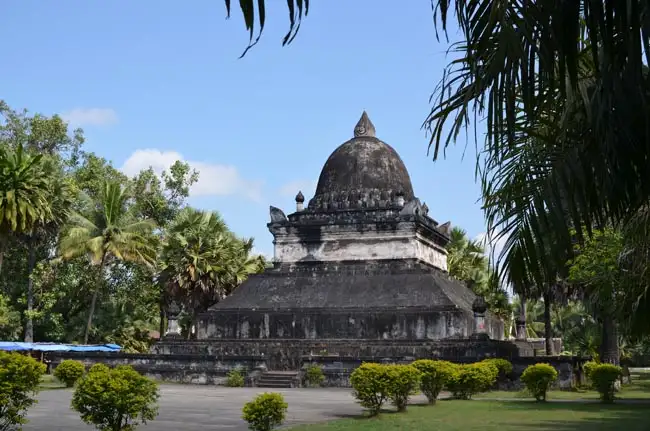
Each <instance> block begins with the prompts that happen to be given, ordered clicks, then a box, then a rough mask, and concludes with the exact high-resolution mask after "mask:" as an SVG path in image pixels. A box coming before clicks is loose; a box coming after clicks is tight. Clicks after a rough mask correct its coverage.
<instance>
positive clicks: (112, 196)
mask: <svg viewBox="0 0 650 431" xmlns="http://www.w3.org/2000/svg"><path fill="white" fill-rule="evenodd" d="M129 198H130V196H129V194H128V191H127V190H126V189H124V188H123V187H122V186H121V184H119V183H115V182H106V183H105V184H104V187H103V189H102V195H101V199H100V201H99V202H97V203H96V205H95V207H94V209H93V211H92V212H91V214H89V216H88V217H85V216H83V215H81V214H74V215H72V217H71V219H70V225H69V227H68V228H67V231H66V232H65V235H64V237H63V238H62V239H61V242H60V244H59V255H60V259H63V260H68V259H74V258H75V257H79V256H87V257H88V258H89V259H90V261H91V262H92V263H93V264H94V265H96V266H97V279H96V284H95V288H94V290H93V295H92V300H91V303H90V309H89V311H88V320H87V324H86V330H85V332H84V343H87V342H88V337H89V334H90V330H91V328H92V321H93V315H94V313H95V306H96V303H97V296H98V294H99V291H100V289H101V286H102V284H103V283H102V278H103V276H104V270H105V268H106V266H107V265H108V264H109V263H110V262H111V261H112V260H118V261H128V262H134V263H141V264H145V265H147V266H151V267H153V265H154V263H155V259H156V240H155V237H154V236H153V235H152V231H153V229H154V227H155V223H154V222H152V221H150V220H140V221H135V220H133V219H132V218H131V216H130V214H129V213H128V211H127V205H126V204H127V201H128V199H129Z"/></svg>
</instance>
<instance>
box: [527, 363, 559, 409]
mask: <svg viewBox="0 0 650 431" xmlns="http://www.w3.org/2000/svg"><path fill="white" fill-rule="evenodd" d="M555 379H557V370H556V369H555V368H554V367H553V366H551V365H549V364H535V365H530V366H529V367H528V368H526V369H525V370H524V372H523V373H522V374H521V381H522V382H523V383H524V384H525V385H526V388H527V389H528V391H530V393H531V394H533V396H534V397H535V399H536V400H537V401H546V393H547V392H548V390H549V389H550V388H551V385H552V384H553V382H554V381H555Z"/></svg>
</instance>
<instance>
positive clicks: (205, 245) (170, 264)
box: [158, 208, 264, 336]
mask: <svg viewBox="0 0 650 431" xmlns="http://www.w3.org/2000/svg"><path fill="white" fill-rule="evenodd" d="M252 247H253V242H252V240H241V239H239V238H237V237H235V236H234V235H233V234H232V233H231V232H230V231H229V230H228V228H227V226H226V224H225V223H224V221H223V220H222V219H221V217H220V216H219V214H217V213H216V212H211V211H201V210H197V209H194V208H185V209H183V210H182V211H181V212H180V214H179V215H178V217H177V218H176V220H174V222H172V224H171V226H170V227H169V228H168V230H167V232H166V234H165V244H164V246H163V250H162V255H161V272H160V274H159V277H158V282H159V283H160V285H161V288H162V290H163V293H164V296H165V302H167V303H169V302H171V301H177V302H180V303H181V304H182V305H183V307H184V310H185V311H186V312H187V313H189V315H190V320H191V324H192V325H194V324H195V323H196V317H197V315H198V314H199V313H200V312H202V311H205V310H207V308H208V307H210V306H211V305H213V304H215V303H217V302H218V301H220V300H221V299H223V298H224V297H225V296H227V295H229V294H230V293H231V292H232V291H233V290H234V289H235V288H236V287H237V286H238V285H239V284H240V283H241V282H242V281H244V280H245V279H246V277H248V275H250V274H252V273H255V272H259V271H261V270H263V269H264V262H263V259H260V258H259V257H251V255H250V252H251V249H252ZM188 336H191V332H188Z"/></svg>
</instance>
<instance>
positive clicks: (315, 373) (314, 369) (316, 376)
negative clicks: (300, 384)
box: [305, 364, 325, 386]
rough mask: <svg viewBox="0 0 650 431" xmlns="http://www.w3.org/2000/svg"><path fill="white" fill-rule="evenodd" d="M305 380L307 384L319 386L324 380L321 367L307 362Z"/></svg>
mask: <svg viewBox="0 0 650 431" xmlns="http://www.w3.org/2000/svg"><path fill="white" fill-rule="evenodd" d="M305 381H306V382H307V384H308V385H309V386H320V385H322V384H323V381H325V376H324V375H323V369H322V368H321V367H320V366H318V365H316V364H309V365H308V366H307V369H306V371H305Z"/></svg>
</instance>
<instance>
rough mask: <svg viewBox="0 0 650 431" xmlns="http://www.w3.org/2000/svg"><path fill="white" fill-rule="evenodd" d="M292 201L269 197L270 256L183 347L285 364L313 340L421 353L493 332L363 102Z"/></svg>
mask: <svg viewBox="0 0 650 431" xmlns="http://www.w3.org/2000/svg"><path fill="white" fill-rule="evenodd" d="M295 200H296V210H295V211H294V212H293V213H291V214H289V215H285V213H284V212H283V211H282V210H281V209H279V208H276V207H271V208H270V219H271V220H270V223H268V228H269V230H270V232H271V233H272V234H273V238H274V240H273V243H274V265H273V267H272V268H269V269H267V270H266V271H264V272H263V273H261V274H258V275H253V276H251V277H249V278H248V279H247V280H246V281H245V282H244V283H243V284H242V285H241V286H239V287H238V288H237V289H236V290H235V291H234V292H233V294H232V295H230V296H229V297H227V298H225V299H223V300H222V301H221V302H219V303H218V304H216V305H214V306H213V307H212V308H210V309H209V311H208V312H206V313H204V314H203V315H201V316H200V317H199V323H198V325H197V334H196V335H197V342H196V343H195V344H194V346H195V347H194V350H193V352H195V353H196V352H197V351H196V349H197V347H196V346H201V347H200V349H201V350H200V351H201V352H204V353H209V354H217V355H266V356H267V357H269V358H275V359H272V360H271V367H277V368H290V367H295V366H299V363H300V358H301V357H302V356H303V355H310V354H312V355H313V354H315V353H318V352H322V351H328V352H332V351H336V352H337V354H340V355H347V356H355V355H356V356H377V355H379V356H392V357H394V356H400V355H411V356H420V357H422V356H427V357H431V356H436V352H438V353H440V352H439V351H440V346H441V345H443V344H444V343H442V344H441V342H443V341H445V340H459V339H470V338H471V336H473V335H476V333H480V335H481V336H482V337H484V338H486V339H487V338H490V339H492V340H501V339H502V338H503V332H504V331H503V322H502V321H501V320H500V319H498V318H496V317H495V316H493V315H491V314H490V313H489V311H488V312H487V313H485V312H486V310H485V308H486V307H485V303H484V301H482V300H481V298H477V296H476V295H475V294H474V293H473V292H472V291H471V290H470V289H468V288H467V287H466V286H465V285H464V284H463V283H460V282H458V281H457V280H455V279H453V278H451V277H449V275H448V274H447V252H446V250H445V245H446V244H447V243H448V242H449V234H450V223H449V222H447V223H444V224H439V223H438V222H437V221H436V220H434V219H433V218H431V216H430V215H429V208H428V207H427V205H426V204H425V203H423V202H421V201H420V200H419V199H418V198H417V197H416V196H415V194H414V191H413V186H412V184H411V179H410V176H409V173H408V171H407V169H406V166H405V165H404V162H403V161H402V159H401V158H400V156H399V155H398V154H397V152H396V151H395V150H394V149H393V147H391V146H390V145H388V144H386V143H385V142H382V141H381V140H379V139H378V138H377V137H376V134H375V127H374V125H373V124H372V122H371V121H370V119H369V118H368V115H367V114H366V113H365V112H364V113H363V115H362V116H361V119H360V120H359V122H358V123H357V125H356V127H355V128H354V135H353V137H352V139H350V140H348V141H347V142H345V143H343V144H342V145H340V146H339V147H338V148H337V149H336V150H334V152H333V153H332V154H331V155H330V157H329V158H328V159H327V161H326V162H325V166H324V167H323V169H322V172H321V174H320V178H319V180H318V185H317V188H316V192H315V194H314V196H313V198H311V199H310V200H309V202H308V203H307V205H305V197H304V195H303V193H302V192H300V191H299V192H298V194H297V196H296V199H295ZM477 316H478V317H479V319H480V320H477ZM456 345H457V344H456ZM172 350H176V349H172ZM166 351H169V350H166ZM177 352H179V351H178V350H177ZM468 354H472V355H475V354H476V352H470V353H468ZM438 356H440V355H438ZM443 356H444V355H443Z"/></svg>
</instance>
